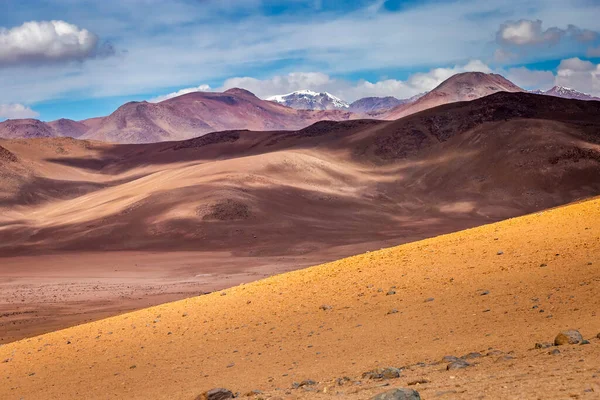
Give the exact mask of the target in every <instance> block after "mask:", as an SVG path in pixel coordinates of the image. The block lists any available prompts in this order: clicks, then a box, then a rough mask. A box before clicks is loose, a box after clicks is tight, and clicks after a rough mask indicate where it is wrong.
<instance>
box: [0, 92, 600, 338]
mask: <svg viewBox="0 0 600 400" xmlns="http://www.w3.org/2000/svg"><path fill="white" fill-rule="evenodd" d="M599 118H600V104H599V103H597V102H583V101H573V100H564V99H558V98H551V97H548V96H535V95H529V94H520V93H516V94H508V93H500V94H496V95H493V96H490V97H486V98H484V99H480V100H476V101H473V102H470V103H457V104H451V105H446V106H442V107H439V108H436V109H433V110H428V111H426V112H423V113H418V114H415V115H414V116H410V117H407V118H404V119H402V120H399V121H393V122H382V121H370V120H364V121H346V122H339V123H336V122H321V123H318V124H315V125H313V126H311V127H309V128H306V129H303V130H300V131H292V132H251V131H228V132H220V133H216V134H211V135H207V136H203V137H200V138H197V139H193V140H189V141H183V142H168V143H157V144H149V145H110V144H106V143H101V142H91V141H79V140H73V139H68V138H60V139H35V140H8V141H1V142H0V146H2V148H1V149H0V167H1V173H0V179H1V183H2V185H1V186H0V254H1V255H2V258H0V277H1V278H2V282H3V283H2V293H3V295H2V298H0V311H1V313H0V314H2V316H1V318H0V336H1V337H2V338H3V339H4V343H6V342H8V341H10V340H14V339H18V338H22V337H26V336H29V335H31V334H38V333H43V332H47V331H49V330H53V329H56V328H58V327H67V326H70V325H72V324H74V323H81V322H84V321H87V320H90V319H95V318H99V317H103V316H107V315H112V314H116V313H119V312H122V311H127V310H131V309H135V308H139V307H143V306H147V305H151V304H158V303H162V302H164V301H166V300H172V299H179V298H184V297H188V296H189V295H195V294H197V293H201V292H202V293H204V292H210V291H213V290H216V289H220V288H223V287H227V286H231V284H233V283H240V282H249V281H250V280H253V279H257V278H260V277H263V276H266V275H270V274H273V273H278V272H283V271H287V270H290V269H297V268H300V267H303V266H306V265H314V264H318V263H321V262H325V261H330V260H334V259H339V258H341V257H344V256H348V255H352V254H356V253H357V252H362V251H366V250H375V249H379V248H381V247H387V246H391V245H396V244H400V243H406V242H410V241H414V240H418V239H422V238H426V237H431V236H435V235H439V234H442V233H448V232H453V231H457V230H461V229H465V228H468V227H473V226H478V225H481V224H485V223H489V222H493V221H498V220H502V219H505V218H509V217H513V216H517V215H523V214H525V213H529V212H534V211H537V210H542V209H545V208H548V207H554V206H558V205H561V204H565V203H568V202H571V201H574V200H579V199H584V198H587V197H589V196H593V195H597V194H600V181H599V180H598V176H599V174H600V144H599V143H600V138H598V132H599V129H598V127H599V126H600V121H599V120H598V119H599ZM207 271H209V272H207ZM232 273H234V274H235V275H236V278H235V279H234V278H229V279H227V276H229V275H230V274H232ZM206 274H210V276H209V277H207V276H206ZM232 279H233V280H232ZM236 279H237V280H236ZM116 282H118V283H116ZM54 296H56V297H54ZM73 310H77V312H75V313H74V312H73Z"/></svg>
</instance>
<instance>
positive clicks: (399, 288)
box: [0, 199, 600, 399]
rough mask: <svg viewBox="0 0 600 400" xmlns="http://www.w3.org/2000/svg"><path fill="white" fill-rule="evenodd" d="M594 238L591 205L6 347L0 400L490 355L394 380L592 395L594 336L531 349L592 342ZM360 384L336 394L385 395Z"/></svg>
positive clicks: (134, 394) (596, 280)
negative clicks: (563, 337)
mask: <svg viewBox="0 0 600 400" xmlns="http://www.w3.org/2000/svg"><path fill="white" fill-rule="evenodd" d="M599 226H600V200H598V199H596V200H591V201H587V202H583V203H579V204H574V205H570V206H567V207H562V208H557V209H553V210H549V211H545V212H541V213H537V214H533V215H529V216H526V217H521V218H516V219H511V220H507V221H504V222H500V223H496V224H492V225H487V226H483V227H479V228H474V229H471V230H467V231H463V232H459V233H455V234H450V235H446V236H440V237H436V238H433V239H427V240H424V241H420V242H415V243H411V244H407V245H403V246H399V247H395V248H390V249H385V250H381V251H376V252H371V253H366V254H362V255H359V256H356V257H352V258H348V259H343V260H340V261H336V262H332V263H329V264H325V265H321V266H318V267H314V268H309V269H305V270H300V271H296V272H291V273H287V274H283V275H278V276H274V277H271V278H268V279H265V280H262V281H258V282H255V283H250V284H246V285H241V286H237V287H234V288H231V289H229V290H226V291H224V292H216V293H213V294H210V295H205V296H201V297H196V298H192V299H187V300H183V301H179V302H176V303H171V304H165V305H162V306H157V307H153V308H150V309H146V310H141V311H138V312H134V313H131V314H126V315H122V316H118V317H114V318H109V319H106V320H102V321H98V322H94V323H90V324H86V325H81V326H78V327H74V328H70V329H67V330H63V331H58V332H55V333H50V334H47V335H43V336H40V337H36V338H32V339H26V340H22V341H19V342H15V343H11V344H8V345H4V346H2V347H0V360H4V362H3V363H0V376H3V377H5V378H4V379H3V382H2V385H1V386H0V397H1V398H6V399H13V398H14V399H19V398H36V399H59V398H60V399H68V398H82V397H85V398H153V399H154V398H156V399H160V398H164V399H192V398H194V397H195V396H196V395H198V394H199V393H201V392H202V391H203V390H206V389H209V388H212V387H215V386H226V387H229V388H231V389H232V390H234V391H238V390H239V391H242V392H245V391H249V390H252V389H260V390H266V391H268V392H267V393H268V395H267V397H271V396H277V395H279V396H281V395H284V392H281V391H277V390H275V389H276V388H286V387H289V386H290V385H291V384H292V382H293V381H300V380H303V379H307V378H311V379H314V380H318V381H327V380H330V379H334V378H336V377H341V376H344V375H348V376H350V377H353V379H359V378H357V377H360V374H361V373H362V372H364V371H366V370H368V369H371V368H373V367H376V366H388V365H392V366H406V365H412V364H415V363H418V362H425V363H429V362H432V361H436V360H439V359H440V358H441V357H442V356H445V355H448V354H454V355H457V356H460V355H462V354H466V353H468V352H471V351H484V352H487V349H489V348H494V349H499V350H501V351H503V352H513V356H514V357H516V358H515V359H514V360H508V361H506V362H504V361H498V362H495V363H494V362H493V360H492V359H490V358H489V357H488V358H483V359H481V360H479V361H477V360H476V361H475V364H476V365H475V366H473V367H470V368H468V369H466V370H460V371H452V372H442V370H443V368H444V365H437V366H435V365H434V366H426V367H424V368H423V369H422V370H421V369H419V368H417V367H412V368H411V369H410V370H408V371H405V373H404V375H405V377H404V378H400V379H399V380H397V382H396V381H394V382H393V383H394V384H395V385H406V384H407V382H408V380H410V379H416V378H418V377H422V376H423V375H426V376H427V377H428V379H430V380H431V382H430V383H428V384H425V385H422V386H420V387H419V390H420V391H421V394H422V395H423V397H424V398H426V399H427V398H434V397H435V396H436V393H437V392H439V391H447V390H452V391H454V392H456V393H454V392H451V393H452V394H451V395H450V398H473V396H474V395H475V394H477V395H478V396H483V398H500V397H503V398H544V399H549V398H557V399H558V398H565V397H566V396H569V395H571V394H573V395H576V396H583V397H584V398H593V396H594V393H596V392H585V391H584V390H586V389H591V390H596V391H597V390H600V387H599V386H598V385H599V383H600V380H599V378H598V376H599V375H598V374H599V373H600V371H599V370H598V368H599V366H598V365H597V360H598V355H600V352H599V351H598V350H599V347H600V341H599V340H597V339H591V340H592V344H590V345H587V346H580V347H577V348H575V347H573V348H570V347H569V348H567V349H562V350H563V353H564V354H563V355H562V356H550V355H547V354H546V353H547V349H546V350H531V349H532V347H533V345H534V344H535V343H536V342H543V341H552V339H553V338H554V336H555V335H556V333H557V332H558V331H559V330H562V329H566V328H574V329H579V330H580V331H581V332H582V333H583V335H584V336H585V337H586V338H592V337H593V336H595V335H596V334H597V333H598V332H600V319H599V318H598V314H597V313H598V310H599V309H600V299H599V298H598V296H597V293H598V290H600V273H599V270H598V266H599V265H600V257H599V255H600V232H599V231H598V229H599V228H598V227H599ZM499 253H501V254H499ZM380 289H381V290H380ZM389 290H393V291H395V294H390V295H388V294H387V293H388V291H389ZM482 291H489V293H488V294H487V295H482ZM428 299H433V300H429V301H428ZM322 305H327V306H330V307H331V308H330V309H326V310H323V309H321V306H322ZM325 308H328V307H325ZM392 309H396V310H397V311H398V312H397V313H393V314H389V313H388V312H389V311H390V310H392ZM496 356H498V355H496ZM496 356H494V359H495V357H496ZM560 357H564V358H562V359H561V358H560ZM559 360H564V361H562V362H561V361H559ZM594 360H595V361H594ZM326 386H327V385H326V384H321V386H319V388H320V389H321V390H322V389H323V388H324V387H326ZM365 387H366V388H367V389H365V391H364V392H361V391H358V390H357V389H356V388H357V386H356V385H354V386H351V387H343V388H337V389H335V391H341V392H342V393H350V394H348V397H349V398H366V397H368V394H370V393H373V392H374V391H375V390H379V391H381V390H383V389H381V388H379V389H376V388H372V384H370V383H369V384H365ZM331 392H332V389H331V387H330V388H329V393H331ZM596 394H597V393H596ZM289 396H291V397H290V398H296V397H303V396H304V397H306V396H308V397H307V398H313V395H312V394H311V392H305V391H302V390H300V391H291V392H290V394H289ZM322 396H323V395H321V397H322ZM586 396H587V397H586Z"/></svg>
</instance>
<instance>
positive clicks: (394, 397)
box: [371, 388, 421, 400]
mask: <svg viewBox="0 0 600 400" xmlns="http://www.w3.org/2000/svg"><path fill="white" fill-rule="evenodd" d="M371 400H421V396H420V395H419V392H417V391H416V390H412V389H404V388H401V389H393V390H390V391H388V392H385V393H380V394H378V395H377V396H375V397H371Z"/></svg>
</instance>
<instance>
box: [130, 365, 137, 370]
mask: <svg viewBox="0 0 600 400" xmlns="http://www.w3.org/2000/svg"><path fill="white" fill-rule="evenodd" d="M136 368H137V366H136V365H132V366H131V367H129V369H136Z"/></svg>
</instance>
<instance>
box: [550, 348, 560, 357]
mask: <svg viewBox="0 0 600 400" xmlns="http://www.w3.org/2000/svg"><path fill="white" fill-rule="evenodd" d="M548 354H550V355H551V356H557V355H559V354H560V350H559V349H554V350H550V351H549V352H548Z"/></svg>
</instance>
